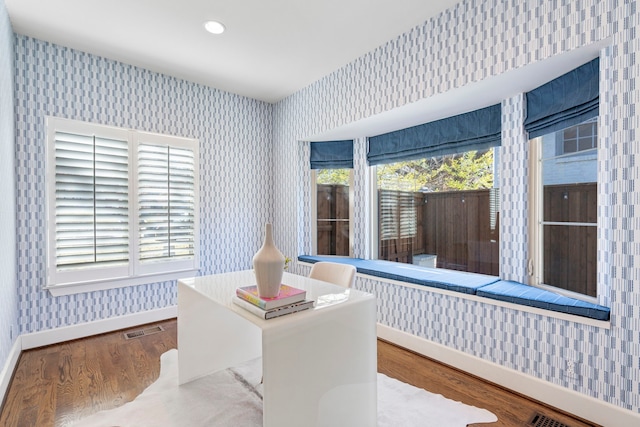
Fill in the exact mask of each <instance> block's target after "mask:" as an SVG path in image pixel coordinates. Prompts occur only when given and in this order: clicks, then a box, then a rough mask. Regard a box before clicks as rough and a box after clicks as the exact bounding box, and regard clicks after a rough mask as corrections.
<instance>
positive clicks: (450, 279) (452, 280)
mask: <svg viewBox="0 0 640 427" xmlns="http://www.w3.org/2000/svg"><path fill="white" fill-rule="evenodd" d="M298 260H299V261H304V262H309V263H316V262H318V261H329V262H338V263H344V264H351V265H353V266H355V267H356V270H357V271H358V273H361V274H368V275H370V276H376V277H382V278H385V279H391V280H398V281H401V282H407V283H413V284H415V285H423V286H429V287H433V288H440V289H446V290H449V291H454V292H462V293H465V294H471V295H473V294H475V293H476V290H477V289H479V288H482V287H483V286H486V285H488V284H491V283H495V282H497V281H498V280H500V279H499V278H498V277H495V276H487V275H484V274H476V273H466V272H462V271H454V270H443V269H439V268H427V267H419V266H416V265H412V264H402V263H398V262H391V261H381V260H368V259H361V258H336V257H323V256H315V255H300V256H299V257H298Z"/></svg>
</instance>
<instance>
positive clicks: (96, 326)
mask: <svg viewBox="0 0 640 427" xmlns="http://www.w3.org/2000/svg"><path fill="white" fill-rule="evenodd" d="M177 316H178V307H177V306H175V305H174V306H171V307H166V308H160V309H157V310H149V311H142V312H140V313H134V314H128V315H125V316H119V317H112V318H109V319H103V320H97V321H95V322H87V323H80V324H77V325H72V326H63V327H61V328H55V329H49V330H46V331H40V332H34V333H31V334H23V335H21V338H22V350H28V349H30V348H36V347H42V346H45V345H51V344H56V343H60V342H64V341H70V340H75V339H78V338H84V337H89V336H91V335H97V334H104V333H106V332H112V331H116V330H118V329H125V328H131V327H134V326H138V325H142V324H145V323H152V322H158V321H161V320H166V319H171V318H173V317H177Z"/></svg>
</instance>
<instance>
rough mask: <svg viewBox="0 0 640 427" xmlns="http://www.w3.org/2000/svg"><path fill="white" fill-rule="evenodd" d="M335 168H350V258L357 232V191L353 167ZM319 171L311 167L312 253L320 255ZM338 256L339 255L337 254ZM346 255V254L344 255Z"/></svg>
mask: <svg viewBox="0 0 640 427" xmlns="http://www.w3.org/2000/svg"><path fill="white" fill-rule="evenodd" d="M335 169H349V258H353V257H354V250H353V245H354V238H355V232H354V229H353V212H354V206H355V202H354V196H355V191H354V188H353V183H354V179H353V169H352V168H335ZM317 184H318V172H317V170H316V169H311V245H312V255H318V188H317ZM321 256H334V255H321ZM336 256H337V255H336ZM343 256H344V255H343Z"/></svg>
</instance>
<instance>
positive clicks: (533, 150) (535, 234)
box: [527, 137, 599, 304]
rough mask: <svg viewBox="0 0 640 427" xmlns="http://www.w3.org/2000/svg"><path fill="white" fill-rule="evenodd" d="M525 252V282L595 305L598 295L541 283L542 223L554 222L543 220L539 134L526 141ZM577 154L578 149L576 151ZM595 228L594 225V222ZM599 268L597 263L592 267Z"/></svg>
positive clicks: (586, 224)
mask: <svg viewBox="0 0 640 427" xmlns="http://www.w3.org/2000/svg"><path fill="white" fill-rule="evenodd" d="M529 144H530V148H529V149H530V156H529V184H530V189H531V191H530V193H529V205H530V207H531V209H530V211H529V236H530V237H531V238H530V239H529V253H530V258H529V261H528V262H527V274H528V277H529V285H531V286H534V287H537V288H540V289H544V290H548V291H551V292H555V293H557V294H560V295H564V296H566V297H569V298H574V299H579V300H582V301H586V302H590V303H594V304H598V298H597V296H596V297H592V296H589V295H585V294H581V293H578V292H572V291H569V290H566V289H562V288H558V287H555V286H551V285H547V284H545V283H544V281H543V278H544V274H543V273H544V242H543V237H544V226H545V225H553V224H556V223H547V222H544V200H543V199H544V187H543V182H542V137H537V138H533V139H531V140H530V141H529ZM577 153H580V152H577ZM577 153H569V154H567V155H574V156H575V155H576V154H577ZM574 225H583V226H593V225H592V224H590V223H580V224H574ZM596 227H597V224H596ZM596 268H599V265H597V266H596Z"/></svg>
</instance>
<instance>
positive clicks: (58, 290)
mask: <svg viewBox="0 0 640 427" xmlns="http://www.w3.org/2000/svg"><path fill="white" fill-rule="evenodd" d="M198 271H199V270H181V271H175V272H172V273H162V274H149V275H145V276H137V277H125V278H121V279H109V280H101V281H94V282H82V283H65V284H60V285H49V286H45V287H44V289H46V290H48V291H49V292H50V293H51V295H52V296H54V297H60V296H64V295H73V294H80V293H87V292H95V291H104V290H108V289H117V288H125V287H127V286H136V285H146V284H149V283H159V282H166V281H171V280H177V279H184V278H186V277H193V276H197V275H198Z"/></svg>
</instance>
